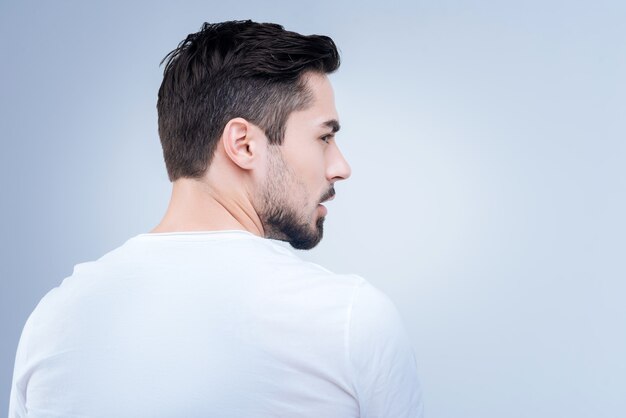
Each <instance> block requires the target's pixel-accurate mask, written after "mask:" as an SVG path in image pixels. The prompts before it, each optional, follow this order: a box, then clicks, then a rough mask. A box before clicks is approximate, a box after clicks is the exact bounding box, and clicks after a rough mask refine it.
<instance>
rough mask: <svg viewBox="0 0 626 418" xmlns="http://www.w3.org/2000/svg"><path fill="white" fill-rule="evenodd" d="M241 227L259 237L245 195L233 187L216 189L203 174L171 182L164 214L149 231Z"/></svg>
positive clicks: (258, 224) (257, 224) (260, 229)
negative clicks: (169, 196)
mask: <svg viewBox="0 0 626 418" xmlns="http://www.w3.org/2000/svg"><path fill="white" fill-rule="evenodd" d="M223 230H243V231H248V232H250V233H252V234H254V235H257V236H260V237H263V236H264V231H263V226H262V224H261V221H260V219H259V217H258V215H257V213H256V211H255V210H254V207H253V206H252V203H251V201H250V199H249V196H246V195H245V193H242V191H241V190H237V189H235V188H228V187H227V188H225V189H223V190H220V189H219V188H218V187H216V186H215V185H213V184H211V182H210V181H208V180H207V179H206V178H201V179H189V178H181V179H178V180H176V181H175V182H174V184H173V188H172V197H171V199H170V204H169V206H168V208H167V211H166V213H165V216H164V217H163V219H162V220H161V222H160V223H159V224H158V225H157V226H156V227H155V228H154V229H152V230H151V231H150V232H151V233H159V232H190V231H223Z"/></svg>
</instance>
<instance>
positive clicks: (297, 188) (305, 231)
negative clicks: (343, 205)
mask: <svg viewBox="0 0 626 418" xmlns="http://www.w3.org/2000/svg"><path fill="white" fill-rule="evenodd" d="M268 163H269V164H268V166H269V168H268V175H267V178H266V180H265V184H264V185H263V187H262V191H261V193H260V195H261V196H260V205H258V206H260V208H261V209H260V210H259V211H258V214H259V219H260V220H261V224H262V225H263V229H264V231H265V237H266V238H272V239H277V240H281V241H287V242H288V243H289V244H290V245H291V246H292V247H293V248H295V249H298V250H309V249H311V248H313V247H315V246H316V245H317V244H318V243H319V242H320V241H321V240H322V237H323V235H324V217H323V216H320V217H318V218H317V219H316V220H315V222H314V223H313V222H312V219H311V217H312V216H314V212H315V211H316V210H317V205H316V206H315V207H314V208H313V209H309V208H308V205H309V203H308V202H309V201H308V196H307V194H306V187H305V185H304V183H302V181H301V180H300V179H299V178H298V176H297V175H296V173H295V172H294V171H293V170H291V169H290V167H288V166H287V164H286V163H285V161H284V160H283V158H282V156H281V154H280V151H279V149H278V147H277V146H276V149H274V146H270V152H269V154H268ZM334 194H335V190H334V188H333V187H331V188H330V189H329V190H328V192H326V193H325V194H324V195H323V196H321V197H320V200H319V202H320V203H321V202H322V201H323V200H326V199H328V198H330V197H332V196H334Z"/></svg>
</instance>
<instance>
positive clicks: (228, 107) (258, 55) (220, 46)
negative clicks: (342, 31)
mask: <svg viewBox="0 0 626 418" xmlns="http://www.w3.org/2000/svg"><path fill="white" fill-rule="evenodd" d="M163 62H165V63H166V65H165V69H164V72H163V82H162V83H161V87H160V88H159V98H158V102H157V110H158V116H159V137H160V138H161V145H162V146H163V157H164V159H165V166H166V168H167V173H168V176H169V178H170V181H174V180H176V179H178V178H181V177H189V178H198V177H201V176H202V175H203V174H204V172H205V171H206V169H207V167H208V166H209V164H210V163H211V160H212V158H213V154H214V152H215V148H216V145H217V143H218V141H219V138H220V137H221V135H222V132H223V130H224V127H225V126H226V124H227V123H228V121H229V120H231V119H233V118H236V117H241V118H244V119H246V120H248V121H249V122H250V123H253V124H254V125H256V126H258V127H259V128H261V129H263V131H264V132H265V135H266V136H267V138H268V142H269V143H270V144H278V145H280V144H282V141H283V137H284V133H285V123H286V121H287V118H288V117H289V115H290V114H291V113H292V112H293V111H296V110H303V109H306V108H307V107H308V106H309V105H310V102H311V93H310V92H309V91H308V89H307V87H306V79H305V77H304V75H305V74H306V73H308V72H317V73H322V74H326V73H331V72H333V71H335V70H336V69H337V68H339V63H340V59H339V52H338V51H337V47H336V46H335V43H334V42H333V40H332V39H330V38H329V37H327V36H321V35H309V36H304V35H300V34H298V33H295V32H290V31H287V30H285V29H284V28H283V27H282V26H280V25H277V24H272V23H256V22H252V21H250V20H246V21H229V22H223V23H214V24H210V23H204V24H203V25H202V28H201V30H200V31H199V32H197V33H192V34H190V35H188V36H187V38H185V40H183V41H182V42H181V43H180V44H179V45H178V47H177V48H176V49H174V50H173V51H172V52H170V53H169V54H167V55H166V56H165V58H163V61H161V64H163Z"/></svg>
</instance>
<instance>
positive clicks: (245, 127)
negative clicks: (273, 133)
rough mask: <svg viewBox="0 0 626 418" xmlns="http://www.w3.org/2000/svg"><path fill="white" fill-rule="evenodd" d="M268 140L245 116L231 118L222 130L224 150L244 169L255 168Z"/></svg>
mask: <svg viewBox="0 0 626 418" xmlns="http://www.w3.org/2000/svg"><path fill="white" fill-rule="evenodd" d="M266 141H267V139H266V138H265V135H264V134H263V131H262V130H261V129H259V128H258V127H257V126H255V125H254V124H252V123H250V122H248V121H247V120H245V119H243V118H234V119H231V120H229V121H228V123H227V124H226V126H225V127H224V132H222V145H223V146H224V152H225V153H226V155H227V156H228V158H230V159H231V161H232V162H233V163H235V164H236V165H238V166H239V167H241V168H242V169H244V170H250V169H252V168H253V165H254V163H255V162H256V161H258V160H259V158H260V155H261V154H262V149H263V147H264V146H265V142H266Z"/></svg>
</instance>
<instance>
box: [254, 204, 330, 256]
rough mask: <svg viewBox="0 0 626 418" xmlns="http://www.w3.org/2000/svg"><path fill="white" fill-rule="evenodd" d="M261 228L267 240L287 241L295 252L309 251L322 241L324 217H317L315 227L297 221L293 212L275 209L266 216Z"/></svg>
mask: <svg viewBox="0 0 626 418" xmlns="http://www.w3.org/2000/svg"><path fill="white" fill-rule="evenodd" d="M263 224H264V225H263V228H264V229H265V232H266V234H267V236H268V237H269V238H275V239H279V240H281V241H287V242H289V244H290V245H291V246H292V247H293V248H295V249H297V250H310V249H311V248H313V247H315V246H316V245H317V244H319V242H320V241H321V240H322V236H323V235H324V217H319V218H318V219H317V221H316V222H315V227H314V228H311V226H310V225H309V224H308V223H303V222H302V221H301V220H300V219H298V217H297V215H296V214H295V213H294V212H293V211H289V210H287V209H286V208H278V207H275V208H273V210H271V211H270V213H269V214H267V217H265V220H264V222H263Z"/></svg>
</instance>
